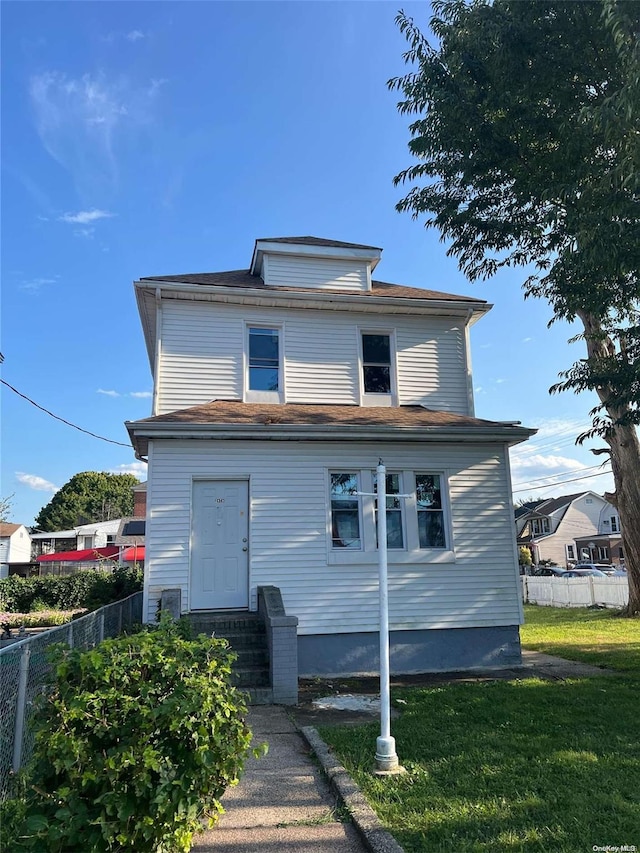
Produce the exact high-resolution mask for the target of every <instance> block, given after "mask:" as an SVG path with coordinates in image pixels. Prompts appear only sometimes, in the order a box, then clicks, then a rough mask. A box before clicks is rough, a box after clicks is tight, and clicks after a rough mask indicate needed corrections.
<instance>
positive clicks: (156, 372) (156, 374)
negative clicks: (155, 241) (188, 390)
mask: <svg viewBox="0 0 640 853" xmlns="http://www.w3.org/2000/svg"><path fill="white" fill-rule="evenodd" d="M161 354H162V292H161V290H160V288H159V287H156V353H155V359H154V365H153V403H152V407H151V414H152V415H157V414H158V399H159V397H160V388H159V385H160V358H161ZM136 458H138V457H137V456H136ZM142 461H143V462H144V461H146V460H142Z"/></svg>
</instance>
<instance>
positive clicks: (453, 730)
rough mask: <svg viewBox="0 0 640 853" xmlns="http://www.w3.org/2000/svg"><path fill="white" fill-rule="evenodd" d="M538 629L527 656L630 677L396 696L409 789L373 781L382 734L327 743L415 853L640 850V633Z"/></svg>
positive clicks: (576, 623) (348, 730)
mask: <svg viewBox="0 0 640 853" xmlns="http://www.w3.org/2000/svg"><path fill="white" fill-rule="evenodd" d="M532 611H534V612H533V613H532ZM527 618H528V619H529V623H528V625H527V626H526V628H525V630H523V632H522V635H523V645H525V646H526V647H527V648H539V649H540V650H541V651H545V652H549V653H555V654H559V653H560V650H562V653H563V654H564V655H565V656H566V657H572V658H573V659H574V660H584V661H588V662H589V663H594V664H599V665H602V666H610V667H615V668H616V669H619V670H620V674H619V675H618V676H609V677H606V678H604V677H603V678H585V679H576V680H571V681H565V682H556V681H554V682H551V681H543V680H540V679H527V680H522V681H513V682H507V681H495V682H478V683H468V682H463V683H460V682H458V683H452V684H445V685H439V686H434V687H429V688H419V689H418V688H413V689H403V690H394V691H393V697H394V700H397V699H402V700H403V702H404V703H406V704H402V703H400V704H399V705H398V707H399V708H401V709H402V716H401V717H400V718H399V719H396V720H394V722H393V735H394V737H395V738H396V743H397V750H398V755H399V757H400V760H401V762H402V764H403V765H404V766H405V767H406V768H407V771H408V772H407V774H406V775H404V776H395V777H390V778H384V779H379V778H378V777H375V776H373V775H372V773H371V770H372V767H373V764H374V755H375V742H376V736H377V734H378V726H377V724H372V725H367V726H361V727H355V728H354V727H346V726H345V727H339V728H333V727H331V728H330V727H326V728H323V729H322V730H321V733H322V736H323V737H324V738H325V740H326V741H327V742H328V743H329V744H331V746H332V747H333V748H334V749H335V751H336V753H337V754H338V756H339V757H340V759H341V761H342V763H343V764H344V765H345V767H347V769H348V770H349V771H350V772H351V773H352V775H353V776H354V778H355V779H356V780H357V782H358V783H359V784H360V786H361V787H362V789H363V791H364V793H365V795H366V796H367V799H368V800H369V802H370V803H371V805H372V806H373V808H374V809H375V810H376V812H377V813H378V815H379V817H380V819H381V820H382V822H383V823H384V824H385V826H386V827H387V828H388V829H389V830H390V831H391V832H392V833H393V835H394V836H395V837H396V838H397V840H398V842H399V843H400V844H401V845H402V846H403V847H404V848H405V850H406V851H407V853H426V851H428V852H429V853H440V851H442V853H445V851H446V853H450V851H456V853H507V851H513V853H515V851H526V853H529V851H548V853H552V851H553V853H584V851H590V850H592V849H593V847H594V845H600V846H605V845H614V846H615V845H618V846H621V845H625V844H626V845H636V847H638V848H640V724H639V717H640V715H639V714H638V689H639V688H640V677H638V676H640V667H639V665H638V664H639V659H638V641H639V640H640V636H639V634H638V629H639V628H640V620H627V619H620V618H619V617H616V616H615V615H614V614H612V613H611V612H609V611H591V610H582V611H577V610H571V611H569V610H556V609H553V608H546V607H545V608H542V607H530V608H527ZM601 647H602V648H601ZM565 649H567V651H566V652H565V651H564V650H565ZM569 651H571V652H572V653H571V654H569Z"/></svg>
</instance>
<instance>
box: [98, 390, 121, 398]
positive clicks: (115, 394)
mask: <svg viewBox="0 0 640 853" xmlns="http://www.w3.org/2000/svg"><path fill="white" fill-rule="evenodd" d="M96 394H104V395H105V396H107V397H119V396H120V394H119V393H118V392H117V391H105V389H104V388H98V390H97V391H96Z"/></svg>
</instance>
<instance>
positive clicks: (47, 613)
mask: <svg viewBox="0 0 640 853" xmlns="http://www.w3.org/2000/svg"><path fill="white" fill-rule="evenodd" d="M86 612H87V611H86V609H85V608H84V607H79V608H77V609H76V610H35V611H32V612H31V613H1V612H0V627H2V628H4V626H5V625H6V626H7V628H21V627H23V626H24V627H25V628H49V627H55V626H56V625H66V624H67V622H71V621H72V620H73V619H77V618H78V616H84V614H85V613H86Z"/></svg>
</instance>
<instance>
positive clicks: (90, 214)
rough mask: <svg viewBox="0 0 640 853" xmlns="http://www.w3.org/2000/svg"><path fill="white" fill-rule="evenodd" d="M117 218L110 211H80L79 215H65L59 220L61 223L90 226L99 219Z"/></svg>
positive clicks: (95, 209)
mask: <svg viewBox="0 0 640 853" xmlns="http://www.w3.org/2000/svg"><path fill="white" fill-rule="evenodd" d="M113 216H115V214H114V213H109V211H108V210H98V209H97V208H94V209H93V210H79V211H78V212H77V213H63V214H62V216H59V217H58V219H59V220H60V221H61V222H73V223H75V224H76V225H88V224H89V223H90V222H95V221H96V220H98V219H110V218H111V217H113Z"/></svg>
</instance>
